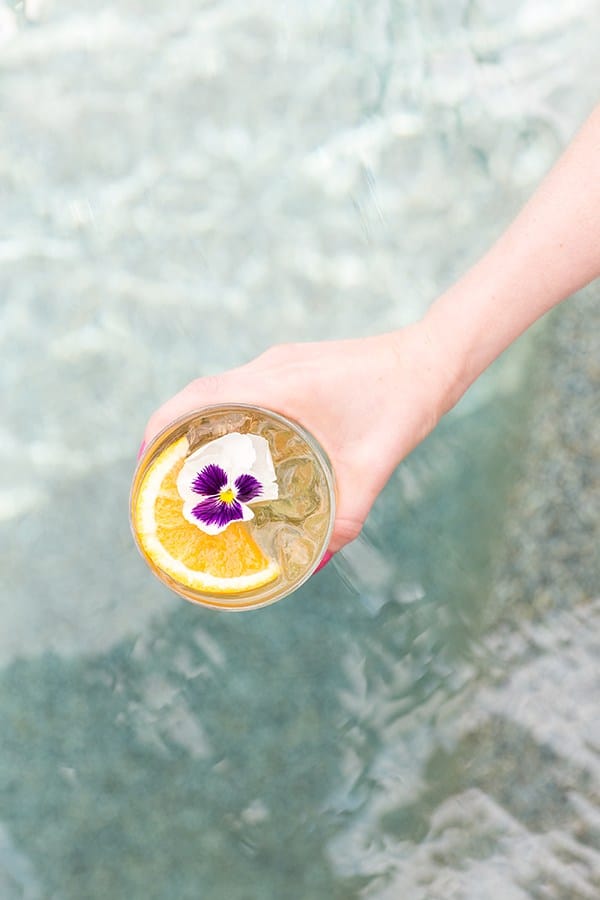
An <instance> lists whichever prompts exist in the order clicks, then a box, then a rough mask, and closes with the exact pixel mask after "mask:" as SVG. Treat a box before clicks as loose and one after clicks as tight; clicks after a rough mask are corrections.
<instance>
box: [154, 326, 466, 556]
mask: <svg viewBox="0 0 600 900" xmlns="http://www.w3.org/2000/svg"><path fill="white" fill-rule="evenodd" d="M447 396H448V378H447V377H446V376H445V373H444V372H443V369H442V367H441V366H440V364H439V361H438V360H437V358H436V354H435V353H434V352H433V347H432V344H431V339H430V338H429V336H428V334H427V332H426V330H425V328H424V327H422V326H420V325H412V326H409V327H408V328H404V329H402V330H401V331H398V332H394V333H392V334H386V335H381V336H378V337H368V338H359V339H355V340H344V341H323V342H317V343H307V344H288V345H281V346H275V347H272V348H271V349H270V350H267V352H266V353H263V354H262V355H261V356H259V357H257V358H256V359H254V360H253V361H252V362H249V363H248V364H247V365H244V366H241V367H240V368H237V369H232V370H230V371H228V372H224V373H223V374H221V375H216V376H209V377H206V378H198V379H197V380H195V381H192V382H191V383H190V384H188V385H187V387H185V388H184V389H183V390H182V391H180V392H179V393H178V394H176V395H175V396H174V397H173V398H172V399H171V400H169V401H168V402H167V403H165V404H164V406H162V407H161V408H160V409H158V410H157V411H156V412H155V413H154V415H153V416H152V417H151V419H150V421H149V422H148V425H147V428H146V432H145V441H146V442H148V441H150V440H151V439H152V438H153V437H154V436H155V435H156V434H157V432H159V431H160V430H161V429H162V428H164V427H165V426H166V425H168V424H169V423H170V422H172V421H173V419H175V418H177V417H179V416H181V415H184V414H186V413H189V412H192V411H193V410H196V409H199V408H200V407H203V406H210V405H214V404H228V403H249V404H254V405H257V406H263V407H265V408H266V409H272V410H273V411H274V412H278V413H281V414H282V415H284V416H287V417H288V418H290V419H294V420H295V421H297V422H298V423H299V424H300V425H302V426H303V427H304V428H306V429H307V430H308V431H309V432H311V433H312V434H313V435H314V436H315V437H316V439H317V440H318V441H319V443H320V444H321V445H322V447H323V448H324V450H325V451H326V453H327V455H328V456H329V459H330V460H331V463H332V466H333V470H334V472H335V478H336V486H337V513H336V520H335V525H334V530H333V534H332V538H331V542H330V545H329V552H330V553H335V552H336V551H337V550H339V549H340V548H341V547H343V546H344V545H345V544H346V543H348V542H349V541H351V540H353V539H354V538H355V537H357V535H358V534H359V532H360V530H361V528H362V526H363V524H364V521H365V519H366V518H367V515H368V513H369V510H370V508H371V506H372V504H373V502H374V500H375V498H376V497H377V495H378V494H379V492H380V491H381V490H382V488H383V487H384V485H385V484H386V482H387V480H388V478H389V477H390V475H391V473H392V472H393V470H394V468H395V467H396V466H397V464H398V463H399V462H400V460H401V459H402V458H403V457H404V456H406V454H407V453H409V452H410V451H411V450H412V449H413V447H415V446H416V445H417V444H418V443H419V442H420V441H421V440H422V439H423V438H424V437H425V436H426V435H427V434H428V433H429V432H430V431H431V430H432V428H433V427H434V426H435V425H436V424H437V421H438V419H439V418H440V416H441V415H442V413H443V412H445V410H446V408H447V405H448V404H447V402H446V397H447Z"/></svg>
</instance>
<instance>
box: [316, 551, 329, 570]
mask: <svg viewBox="0 0 600 900" xmlns="http://www.w3.org/2000/svg"><path fill="white" fill-rule="evenodd" d="M332 558H333V553H330V552H329V550H328V551H327V553H326V554H325V556H324V557H323V559H322V560H321V562H320V563H319V565H318V566H317V568H316V569H315V573H316V572H320V571H321V569H322V568H324V567H325V566H326V565H327V563H328V562H329V561H330V560H331V559H332Z"/></svg>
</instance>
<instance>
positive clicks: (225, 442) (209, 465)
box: [177, 431, 278, 534]
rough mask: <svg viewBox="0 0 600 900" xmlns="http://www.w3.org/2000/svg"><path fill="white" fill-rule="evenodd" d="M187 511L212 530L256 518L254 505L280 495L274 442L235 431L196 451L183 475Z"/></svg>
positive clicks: (181, 483)
mask: <svg viewBox="0 0 600 900" xmlns="http://www.w3.org/2000/svg"><path fill="white" fill-rule="evenodd" d="M177 490H178V491H179V494H180V496H181V498H182V499H183V516H184V518H185V519H187V521H188V522H191V523H192V524H193V525H196V526H197V527H198V528H199V529H200V530H201V531H204V532H205V533H206V534H219V533H220V532H221V531H224V530H225V529H226V528H227V526H228V525H230V524H231V523H232V522H236V521H237V522H239V521H241V522H247V521H249V520H250V519H253V518H254V513H253V511H252V510H251V509H250V506H249V504H251V503H257V502H259V501H265V500H276V499H277V497H278V488H277V478H276V475H275V467H274V465H273V459H272V457H271V451H270V449H269V443H268V441H267V440H266V439H265V438H264V437H261V436H260V435H256V434H240V433H239V432H237V431H236V432H232V433H231V434H225V435H223V437H220V438H216V439H215V440H214V441H210V442H209V443H208V444H204V446H202V447H200V448H199V449H198V450H196V451H195V452H194V453H191V454H190V455H189V456H188V457H187V459H186V461H185V463H184V464H183V467H182V469H181V472H180V473H179V475H178V477H177Z"/></svg>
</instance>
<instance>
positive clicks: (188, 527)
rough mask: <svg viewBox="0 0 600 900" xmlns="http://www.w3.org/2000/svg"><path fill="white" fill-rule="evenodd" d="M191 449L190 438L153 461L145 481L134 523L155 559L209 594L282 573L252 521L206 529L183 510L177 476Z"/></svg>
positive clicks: (239, 589) (238, 589)
mask: <svg viewBox="0 0 600 900" xmlns="http://www.w3.org/2000/svg"><path fill="white" fill-rule="evenodd" d="M187 453H188V442H187V438H185V437H182V438H180V440H178V441H176V442H175V443H174V444H171V446H169V447H167V448H166V449H165V450H163V451H162V453H160V454H159V455H158V457H157V458H156V459H155V460H154V461H153V463H152V465H151V466H150V467H149V468H148V471H147V472H146V473H145V475H144V477H143V480H142V483H141V485H140V488H139V491H138V495H137V501H136V503H135V508H134V511H133V525H134V528H135V532H136V534H137V537H138V540H139V542H140V545H141V547H142V550H143V551H144V553H145V554H146V555H147V556H148V558H149V559H150V560H151V561H152V562H153V563H154V565H155V566H156V567H157V568H158V569H160V570H161V571H162V572H165V573H166V574H167V575H169V576H170V577H171V578H173V579H174V580H175V581H177V582H179V583H180V584H182V585H185V586H186V587H189V588H193V589H194V590H197V591H204V592H206V593H210V594H237V593H242V592H245V591H251V590H253V589H254V588H258V587H263V586H264V585H265V584H269V582H271V581H274V580H275V579H276V578H277V576H278V575H279V572H280V570H279V566H278V565H277V564H276V563H275V562H273V561H271V560H269V559H268V558H267V557H266V556H265V554H264V553H263V551H262V550H261V548H260V547H259V546H258V544H257V543H256V541H255V540H254V538H253V537H252V535H251V534H250V532H249V531H248V528H247V526H246V525H245V524H244V523H242V522H232V523H231V524H230V525H229V526H228V527H227V528H226V529H225V530H224V531H222V532H220V534H206V533H205V532H203V531H201V530H200V529H199V528H198V527H197V526H196V525H193V524H192V523H191V522H188V521H187V519H185V518H184V516H183V512H182V510H183V499H182V497H181V495H180V494H179V492H178V490H177V476H178V475H179V472H180V470H181V468H182V466H183V463H184V461H185V458H186V456H187Z"/></svg>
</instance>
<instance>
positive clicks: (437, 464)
mask: <svg viewBox="0 0 600 900" xmlns="http://www.w3.org/2000/svg"><path fill="white" fill-rule="evenodd" d="M599 39H600V21H599V20H598V16H597V9H596V4H595V3H594V2H593V0H578V2H575V3H572V4H569V6H568V8H565V7H563V6H561V8H560V9H558V7H556V8H553V9H549V7H548V4H545V3H541V2H537V0H524V2H523V0H521V2H519V3H517V2H509V3H507V4H502V5H500V4H494V3H492V2H488V0H468V2H467V0H465V2H462V0H451V2H442V0H428V2H426V3H420V4H417V3H414V2H408V0H401V2H389V0H374V2H366V0H365V2H349V3H342V2H306V3H300V2H297V3H294V2H289V3H285V4H282V3H280V2H275V0H271V2H269V0H256V2H245V3H242V2H241V0H231V2H225V0H219V2H191V0H189V2H186V0H181V2H178V3H174V4H165V3H158V2H149V0H145V2H140V0H122V2H120V3H116V2H106V3H104V4H101V5H98V4H94V3H91V2H86V0H75V2H72V3H69V4H68V5H67V6H65V5H64V4H60V3H58V2H57V0H30V2H27V3H16V2H1V0H0V197H1V200H2V202H1V204H0V223H1V228H0V374H1V376H2V386H3V391H2V395H3V416H2V423H1V424H0V435H1V439H0V459H1V461H2V467H1V469H0V529H1V531H2V534H1V535H0V548H1V549H0V554H1V571H2V587H1V590H2V628H1V629H0V722H1V723H2V725H1V732H0V733H1V738H0V897H1V898H2V900H13V898H26V900H38V898H43V900H46V898H48V900H50V898H52V900H63V898H65V900H81V898H86V900H87V898H90V900H99V898H127V900H138V898H139V900H154V898H156V900H163V898H165V900H167V898H168V900H171V898H173V900H188V898H189V900H197V898H203V900H204V898H207V900H271V898H273V900H281V898H286V900H329V898H334V900H336V898H337V900H362V898H368V900H371V898H376V900H388V898H389V900H391V898H393V900H397V898H400V897H411V898H413V900H420V898H422V900H437V898H444V900H449V898H452V900H454V898H456V900H463V898H465V900H479V898H482V897H487V896H490V897H494V898H499V900H521V898H524V900H525V898H540V900H541V898H559V900H562V898H565V900H566V898H569V900H578V898H585V900H587V898H590V900H594V898H597V897H598V896H599V895H600V852H599V851H598V846H599V844H600V805H599V799H600V734H599V732H598V725H597V723H598V721H599V720H600V717H599V715H598V713H599V709H598V696H600V694H599V690H598V688H599V687H600V685H599V684H598V666H597V658H598V651H599V649H600V647H599V638H598V634H600V628H599V626H600V600H599V594H598V584H599V583H600V580H599V579H600V572H599V571H598V565H599V563H598V559H597V553H596V550H595V548H596V547H597V546H598V529H599V528H600V525H599V524H598V520H599V516H598V506H599V505H600V504H598V502H597V501H598V498H599V496H600V489H599V487H598V483H599V475H598V473H599V470H600V460H599V458H598V450H597V448H598V447H599V446H600V435H598V430H597V426H596V425H595V424H594V423H595V422H597V421H598V417H597V400H595V397H597V381H596V382H594V381H593V378H594V377H595V378H596V379H597V378H598V377H599V376H598V368H597V363H595V360H597V359H598V352H597V346H596V345H595V344H593V332H594V328H593V327H592V326H593V323H594V322H596V323H597V316H598V313H597V310H598V297H597V292H596V293H595V294H594V292H593V289H591V291H590V292H588V293H587V294H585V293H584V294H583V295H582V297H581V298H578V299H577V300H575V301H572V303H571V306H570V307H569V308H568V309H567V308H565V310H564V311H563V310H557V311H556V312H555V313H554V314H553V315H552V316H551V317H550V318H549V320H548V321H547V322H546V323H544V324H542V325H541V326H536V327H535V328H534V329H532V331H531V333H530V334H529V335H527V337H526V338H525V339H523V340H521V341H520V342H518V343H517V345H515V346H514V347H513V348H511V350H510V351H509V352H508V353H506V354H505V355H504V357H503V358H502V359H501V360H499V361H498V362H497V363H496V364H495V365H494V366H493V367H492V368H491V369H490V370H489V372H487V373H486V374H485V376H484V377H483V378H482V379H481V380H480V381H479V383H478V384H477V385H476V386H475V387H474V388H473V389H472V390H471V391H470V392H469V394H468V395H467V396H466V397H465V398H464V400H463V401H462V402H461V403H460V404H459V406H458V407H457V408H456V409H455V410H454V411H453V412H452V413H451V414H450V415H449V416H447V417H446V419H445V420H444V421H443V422H442V423H441V424H440V426H439V427H438V429H437V430H436V432H434V434H432V435H431V436H430V438H428V439H427V441H425V442H424V444H423V445H421V447H419V448H418V449H417V450H416V451H415V452H414V453H413V454H412V455H411V456H410V457H409V459H408V460H406V461H405V462H404V463H403V464H402V465H401V466H400V467H399V469H398V470H397V472H396V473H395V474H394V476H393V478H392V480H391V481H390V484H389V486H388V487H387V488H386V490H385V491H384V492H383V494H382V495H381V497H380V499H379V501H378V502H377V504H376V506H375V508H374V509H373V512H372V515H371V516H370V518H369V521H368V523H367V526H366V528H365V531H364V533H363V535H362V536H361V538H360V539H359V540H358V541H357V542H355V544H353V545H352V546H350V547H348V548H347V549H346V550H345V551H344V553H343V554H340V555H339V558H337V559H336V562H335V563H332V564H330V565H329V566H328V567H327V568H326V569H325V570H323V571H322V572H321V573H319V574H318V575H316V576H314V577H313V578H312V579H311V580H310V582H309V583H308V584H307V585H305V586H304V587H303V588H302V589H301V590H300V591H298V592H297V593H296V594H294V595H293V596H291V597H289V598H287V599H286V600H284V601H282V602H281V603H278V604H275V605H274V606H272V607H268V608H266V609H264V610H260V611H256V612H254V613H248V614H241V615H237V616H230V615H227V614H220V613H215V612H213V611H209V610H204V609H198V608H195V607H192V606H191V605H189V604H187V603H185V602H184V601H182V600H179V599H178V598H177V597H175V596H174V595H172V594H171V593H170V592H169V591H168V590H167V589H166V588H165V587H163V586H162V585H161V584H160V583H158V582H157V581H156V580H155V579H154V578H152V576H151V575H150V573H149V572H148V570H147V569H146V567H145V566H144V564H143V562H142V561H141V560H140V559H139V557H138V554H137V552H136V551H135V548H134V546H133V543H132V540H131V536H130V533H129V525H128V518H127V497H128V491H129V484H130V480H131V476H132V473H133V468H134V464H135V454H136V451H137V447H138V444H139V441H140V440H141V435H142V431H143V427H144V424H145V421H146V419H147V417H148V416H149V414H150V413H151V412H152V410H153V409H154V408H155V407H156V406H157V405H158V404H159V403H161V402H162V401H163V400H165V399H166V398H168V397H169V395H170V394H172V393H173V392H174V391H176V390H177V389H179V388H180V387H181V386H182V385H183V384H185V383H186V382H187V381H189V380H190V379H192V378H193V377H196V376H198V375H200V374H207V373H211V372H216V371H219V370H221V369H223V368H226V367H228V366H231V365H235V364H239V363H240V362H243V361H245V360H247V359H249V358H250V357H252V356H253V355H255V354H257V353H259V352H260V351H262V350H263V349H265V348H266V347H267V346H269V345H270V344H273V343H275V342H279V341H288V340H290V339H295V340H296V339H298V340H315V339H319V338H327V337H344V336H348V337H350V336H356V335H360V334H365V333H376V332H381V331H385V330H387V329H392V328H396V327H399V326H400V325H402V324H404V323H408V322H410V321H412V320H413V319H414V318H416V317H417V316H419V315H420V314H421V313H422V312H423V311H424V310H425V309H426V307H427V305H428V304H429V302H431V300H432V299H433V298H434V297H435V296H436V294H437V293H439V292H440V291H441V290H443V288H444V287H446V286H447V285H448V284H449V283H450V282H451V280H452V279H453V278H455V277H456V276H458V275H459V274H460V273H461V271H463V270H464V269H465V268H466V267H467V266H468V265H469V263H470V262H472V261H473V260H474V259H476V258H477V255H478V253H480V252H481V251H482V250H483V249H484V248H485V247H486V246H487V244H488V243H489V242H490V241H491V240H493V238H494V237H495V236H496V235H497V234H498V233H499V232H500V230H501V229H502V227H503V226H504V225H506V224H507V223H508V222H509V221H510V219H511V217H512V216H513V215H514V214H515V212H516V210H517V209H518V208H519V205H520V204H521V203H522V202H523V200H524V199H525V197H526V196H527V194H528V193H529V192H530V191H531V190H532V189H533V187H534V185H535V184H536V183H537V181H538V180H539V178H540V177H541V175H542V174H543V173H544V172H545V171H546V170H547V168H548V167H549V165H550V164H551V163H552V161H553V160H554V159H555V158H556V156H557V155H558V153H559V152H560V148H561V147H562V146H564V144H565V143H566V141H567V140H568V139H569V137H570V136H571V135H572V133H573V132H574V130H575V129H576V127H577V125H578V124H579V123H580V122H581V120H582V119H583V117H584V116H585V114H586V113H587V111H588V110H589V109H590V108H591V106H592V104H593V102H594V100H595V99H596V97H595V96H594V85H595V84H597V83H598V75H599V74H600V68H599V66H600V63H599V61H598V55H597V46H598V41H599ZM594 316H596V318H595V319H594ZM596 333H598V329H596ZM594 384H595V387H594ZM565 398H566V399H565ZM594 413H596V415H594ZM578 417H579V418H578ZM559 425H560V427H559Z"/></svg>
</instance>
